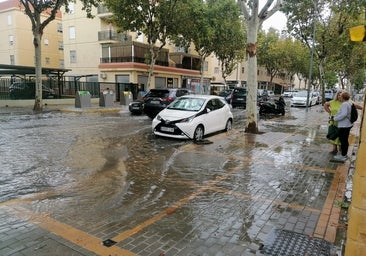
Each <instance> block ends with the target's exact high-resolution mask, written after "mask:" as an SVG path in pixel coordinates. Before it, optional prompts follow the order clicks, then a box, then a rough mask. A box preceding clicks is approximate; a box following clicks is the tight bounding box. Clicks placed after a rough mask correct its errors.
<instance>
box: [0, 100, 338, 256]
mask: <svg viewBox="0 0 366 256" xmlns="http://www.w3.org/2000/svg"><path fill="white" fill-rule="evenodd" d="M233 112H234V117H236V118H237V120H236V122H235V124H234V130H233V131H231V132H229V133H228V134H227V133H219V134H216V135H214V136H210V137H209V138H208V139H209V140H210V141H211V142H212V143H211V144H204V145H197V144H193V143H192V142H191V141H184V140H183V141H182V140H171V139H163V138H157V137H155V136H154V135H153V134H152V132H151V120H150V119H149V118H147V117H145V116H131V115H130V114H129V113H128V112H119V113H88V114H85V113H63V112H59V111H49V112H45V113H42V114H38V115H33V114H30V113H16V114H9V113H3V114H0V133H1V136H0V155H1V159H0V163H1V176H0V192H1V193H0V212H1V209H2V207H5V208H7V207H10V208H11V205H13V204H14V205H18V206H20V207H22V209H23V208H24V209H27V211H30V215H29V216H28V217H27V216H26V217H22V218H23V219H25V220H29V219H32V218H34V216H38V217H39V218H40V217H42V216H47V218H51V219H52V220H57V222H58V223H62V225H68V226H72V227H74V228H76V229H77V230H78V232H84V233H85V234H88V235H90V236H93V238H97V239H99V240H100V242H102V241H105V240H108V239H110V240H111V241H113V242H114V243H115V245H114V246H112V247H110V248H120V249H123V250H126V251H128V252H129V253H132V254H128V253H126V252H125V253H122V254H121V253H115V254H113V253H112V254H110V255H144V256H145V255H157V256H158V255H159V252H160V253H165V255H167V256H168V255H248V254H246V253H248V252H249V251H250V252H251V253H253V252H254V251H256V250H259V248H260V247H261V245H262V246H263V244H265V241H266V240H267V236H268V235H269V234H270V233H271V232H272V231H273V229H286V230H291V231H294V232H298V233H303V234H306V235H313V234H314V233H316V230H317V220H318V218H319V217H320V216H321V213H322V208H323V205H324V203H325V202H326V199H327V196H328V192H329V189H330V187H331V186H332V182H333V177H334V174H335V171H336V168H337V164H334V163H330V162H329V161H328V160H329V159H328V158H329V157H330V156H329V155H328V145H327V141H326V139H325V133H326V127H327V125H326V115H325V114H324V113H323V112H322V107H321V106H314V107H312V109H311V110H309V112H307V111H306V110H305V109H300V108H299V109H296V108H295V109H294V108H292V109H291V110H290V111H289V112H288V113H287V114H286V116H285V117H275V118H266V119H261V120H260V122H259V124H260V131H261V132H262V133H261V134H258V135H254V134H246V133H244V132H243V129H244V121H245V119H244V116H245V111H244V110H240V109H235V110H234V111H233ZM14 209H15V208H14ZM5 212H7V211H5ZM38 217H37V218H38ZM288 220H291V222H288ZM37 223H38V222H37ZM49 225H51V224H49ZM58 225H61V224H58ZM43 228H44V229H46V230H47V229H48V228H50V227H48V226H47V227H43ZM0 229H1V226H0ZM54 232H57V231H54ZM58 235H60V236H62V237H63V238H64V239H66V240H68V241H71V242H72V243H74V244H75V243H76V244H78V242H75V241H74V240H73V239H72V238H71V237H67V235H64V234H58ZM0 239H1V237H0ZM87 240H88V239H87ZM90 241H92V239H90ZM90 241H89V242H85V245H82V247H83V248H84V249H87V251H89V252H85V251H81V250H77V249H73V250H76V251H77V252H76V253H75V254H73V255H101V254H102V255H103V253H99V252H98V250H99V249H98V250H97V249H93V246H91V245H89V244H88V243H92V242H90ZM0 242H1V240H0ZM219 245H220V246H219ZM69 247H70V246H69ZM103 248H107V247H103V246H102V249H101V250H104V249H103ZM147 248H150V249H147ZM213 248H216V252H217V253H218V254H217V253H213V251H215V249H213ZM48 249H50V248H48V247H47V246H46V247H44V249H42V250H38V251H37V253H36V254H35V255H47V253H49V250H48ZM105 250H107V249H105ZM212 250H213V251H212ZM205 251H207V252H206V253H205ZM0 252H1V250H0ZM210 252H212V253H210ZM219 252H220V253H221V254H220V253H219ZM0 254H1V253H0ZM10 255H12V254H10ZM14 255H17V254H14ZM60 255H61V254H60ZM106 255H109V254H106Z"/></svg>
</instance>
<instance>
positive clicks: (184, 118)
mask: <svg viewBox="0 0 366 256" xmlns="http://www.w3.org/2000/svg"><path fill="white" fill-rule="evenodd" d="M232 125H233V114H232V113H231V110H230V106H229V104H228V103H227V102H226V101H225V99H224V98H222V97H219V96H215V95H186V96H182V97H180V98H178V99H176V100H174V101H173V102H172V103H171V104H169V106H168V107H166V108H165V109H164V110H162V111H161V112H160V113H159V114H158V115H157V116H156V117H155V118H154V119H153V121H152V131H153V133H154V134H155V135H158V136H164V137H170V138H177V139H192V140H194V141H200V140H202V139H203V137H204V136H205V135H207V134H210V133H214V132H218V131H225V130H226V131H228V130H231V129H232Z"/></svg>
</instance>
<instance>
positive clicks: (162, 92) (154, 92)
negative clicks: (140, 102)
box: [146, 90, 169, 98]
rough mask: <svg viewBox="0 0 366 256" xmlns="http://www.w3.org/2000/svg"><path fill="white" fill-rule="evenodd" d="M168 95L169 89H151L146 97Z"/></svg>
mask: <svg viewBox="0 0 366 256" xmlns="http://www.w3.org/2000/svg"><path fill="white" fill-rule="evenodd" d="M168 95H169V91H168V90H151V91H150V92H149V93H148V94H147V95H146V97H156V98H166V97H168Z"/></svg>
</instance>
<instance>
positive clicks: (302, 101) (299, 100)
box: [291, 90, 318, 107]
mask: <svg viewBox="0 0 366 256" xmlns="http://www.w3.org/2000/svg"><path fill="white" fill-rule="evenodd" d="M307 97H308V91H306V90H303V91H298V92H296V93H294V94H293V96H292V99H291V107H306V103H307ZM317 102H318V95H317V94H316V93H315V92H310V93H309V104H308V107H311V106H313V105H316V104H317Z"/></svg>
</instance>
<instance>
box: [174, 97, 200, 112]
mask: <svg viewBox="0 0 366 256" xmlns="http://www.w3.org/2000/svg"><path fill="white" fill-rule="evenodd" d="M204 103H205V99H200V98H179V99H176V100H175V101H173V102H172V103H171V104H170V105H169V106H168V109H174V110H184V111H198V110H200V109H201V108H202V105H203V104H204Z"/></svg>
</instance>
